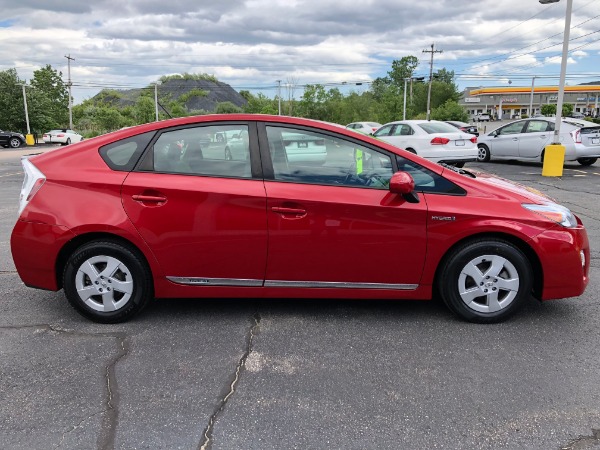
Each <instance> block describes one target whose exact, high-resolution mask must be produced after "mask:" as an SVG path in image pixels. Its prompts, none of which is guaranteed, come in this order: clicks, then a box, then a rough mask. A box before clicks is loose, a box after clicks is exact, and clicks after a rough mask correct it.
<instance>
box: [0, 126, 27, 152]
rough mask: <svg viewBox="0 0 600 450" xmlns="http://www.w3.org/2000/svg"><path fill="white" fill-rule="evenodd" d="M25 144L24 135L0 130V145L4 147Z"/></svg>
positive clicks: (17, 146) (16, 146) (15, 146)
mask: <svg viewBox="0 0 600 450" xmlns="http://www.w3.org/2000/svg"><path fill="white" fill-rule="evenodd" d="M23 144H25V136H23V135H22V134H21V133H15V132H13V131H3V130H0V145H1V146H2V147H5V148H9V147H10V148H19V147H20V146H21V145H23Z"/></svg>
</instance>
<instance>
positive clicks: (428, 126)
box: [417, 122, 456, 134]
mask: <svg viewBox="0 0 600 450" xmlns="http://www.w3.org/2000/svg"><path fill="white" fill-rule="evenodd" d="M417 126H418V127H419V128H421V129H423V130H424V131H425V132H426V133H428V134H433V133H456V128H455V127H453V126H452V125H448V124H447V123H439V122H427V123H419V124H417Z"/></svg>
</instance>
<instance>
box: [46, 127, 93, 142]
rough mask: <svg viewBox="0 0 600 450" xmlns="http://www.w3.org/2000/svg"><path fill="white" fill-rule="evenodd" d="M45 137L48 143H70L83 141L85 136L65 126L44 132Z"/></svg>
mask: <svg viewBox="0 0 600 450" xmlns="http://www.w3.org/2000/svg"><path fill="white" fill-rule="evenodd" d="M43 139H44V142H45V143H47V144H54V143H56V144H62V145H69V144H74V143H75V142H80V141H83V136H82V135H80V134H79V133H75V132H74V131H73V130H68V129H65V128H63V129H62V130H50V131H48V132H47V133H44V136H43Z"/></svg>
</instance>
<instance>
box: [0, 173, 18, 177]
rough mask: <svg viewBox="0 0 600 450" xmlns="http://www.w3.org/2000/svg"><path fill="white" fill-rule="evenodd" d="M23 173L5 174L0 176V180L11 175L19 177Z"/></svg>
mask: <svg viewBox="0 0 600 450" xmlns="http://www.w3.org/2000/svg"><path fill="white" fill-rule="evenodd" d="M22 173H23V172H15V173H7V174H6V175H0V178H4V177H10V176H13V175H21V174H22Z"/></svg>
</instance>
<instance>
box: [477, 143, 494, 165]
mask: <svg viewBox="0 0 600 450" xmlns="http://www.w3.org/2000/svg"><path fill="white" fill-rule="evenodd" d="M477 150H478V152H477V161H479V162H488V161H489V160H490V158H491V157H492V155H491V154H490V149H489V148H488V146H487V145H484V144H479V145H478V146H477Z"/></svg>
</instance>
